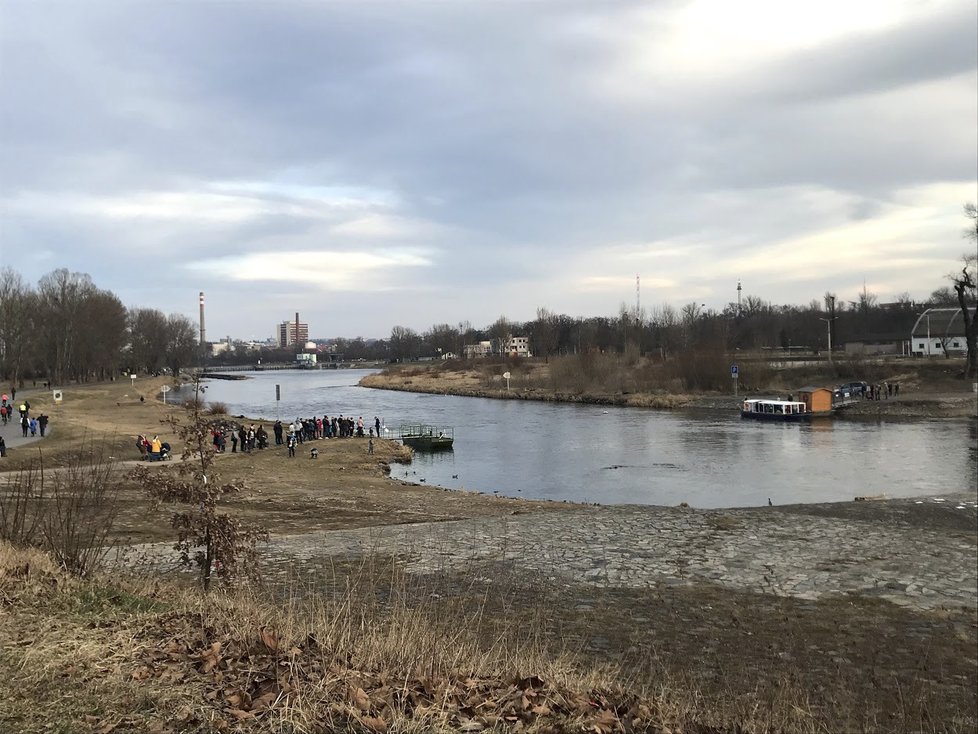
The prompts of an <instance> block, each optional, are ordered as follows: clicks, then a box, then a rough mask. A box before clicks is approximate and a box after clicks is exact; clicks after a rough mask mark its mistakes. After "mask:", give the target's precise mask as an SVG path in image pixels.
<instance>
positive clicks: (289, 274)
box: [186, 249, 433, 293]
mask: <svg viewBox="0 0 978 734" xmlns="http://www.w3.org/2000/svg"><path fill="white" fill-rule="evenodd" d="M432 263H433V259H432V253H430V252H427V251H424V250H419V249H400V250H399V249H385V250H371V251H370V252H357V251H352V252H350V251H319V252H308V251H288V250H285V251H281V252H253V253H247V254H242V255H231V256H227V257H221V258H208V259H204V260H198V261H196V262H192V263H188V264H187V265H186V269H187V270H188V271H190V272H193V273H195V274H197V275H204V276H209V277H217V278H222V279H223V278H226V279H230V280H233V281H238V282H266V283H271V282H279V283H295V284H297V285H304V286H314V287H316V288H318V289H321V290H325V291H361V292H365V293H366V292H376V291H379V290H391V289H394V288H396V287H397V283H398V281H399V280H401V281H402V282H403V278H404V276H406V275H407V273H405V270H406V269H411V268H426V267H430V266H431V265H432Z"/></svg>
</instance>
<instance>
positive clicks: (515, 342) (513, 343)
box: [503, 336, 531, 357]
mask: <svg viewBox="0 0 978 734" xmlns="http://www.w3.org/2000/svg"><path fill="white" fill-rule="evenodd" d="M503 353H504V354H507V355H509V356H511V357H529V356H531V355H530V337H528V336H511V337H510V338H509V340H508V341H507V342H506V344H504V345H503Z"/></svg>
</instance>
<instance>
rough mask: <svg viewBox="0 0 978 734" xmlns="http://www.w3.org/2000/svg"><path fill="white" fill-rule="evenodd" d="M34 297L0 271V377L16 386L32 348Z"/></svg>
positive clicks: (11, 274) (6, 269)
mask: <svg viewBox="0 0 978 734" xmlns="http://www.w3.org/2000/svg"><path fill="white" fill-rule="evenodd" d="M34 302H35V294H34V292H33V291H32V290H31V289H30V287H29V286H27V285H26V284H25V283H24V281H23V280H22V279H21V277H20V275H19V274H18V273H17V272H15V271H14V270H12V269H11V268H9V267H4V268H0V377H3V378H4V379H9V380H11V382H13V383H14V384H16V383H17V382H18V380H19V379H20V376H21V374H22V371H23V369H24V366H25V365H26V364H28V363H29V361H30V356H31V353H32V351H33V347H34V337H33V334H34V316H33V315H34Z"/></svg>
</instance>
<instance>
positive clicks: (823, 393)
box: [798, 387, 832, 414]
mask: <svg viewBox="0 0 978 734" xmlns="http://www.w3.org/2000/svg"><path fill="white" fill-rule="evenodd" d="M798 399H799V400H801V401H802V402H803V403H804V404H805V406H806V408H807V410H808V412H809V413H816V414H828V413H831V412H832V390H830V389H829V388H827V387H803V388H801V389H799V390H798Z"/></svg>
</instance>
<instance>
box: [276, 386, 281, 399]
mask: <svg viewBox="0 0 978 734" xmlns="http://www.w3.org/2000/svg"><path fill="white" fill-rule="evenodd" d="M275 399H276V400H281V399H282V387H281V386H280V385H276V386H275Z"/></svg>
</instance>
